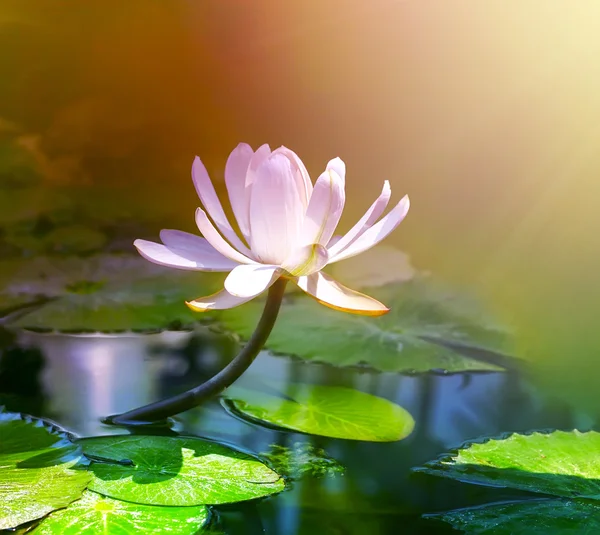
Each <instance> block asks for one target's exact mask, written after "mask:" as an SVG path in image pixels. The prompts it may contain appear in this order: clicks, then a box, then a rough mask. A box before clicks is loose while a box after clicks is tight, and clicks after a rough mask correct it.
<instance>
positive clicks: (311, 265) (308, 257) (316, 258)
mask: <svg viewBox="0 0 600 535" xmlns="http://www.w3.org/2000/svg"><path fill="white" fill-rule="evenodd" d="M328 260H329V254H328V253H327V249H326V248H325V247H323V246H322V245H319V244H318V243H313V244H311V245H305V246H304V247H299V248H298V249H296V250H295V251H294V252H293V253H292V255H291V256H290V257H289V258H288V259H287V260H286V261H285V264H284V265H283V266H282V267H283V269H285V270H286V271H287V272H288V273H290V274H291V275H294V276H300V275H310V274H311V273H314V272H315V271H320V270H321V269H323V268H324V267H325V266H326V265H327V262H328Z"/></svg>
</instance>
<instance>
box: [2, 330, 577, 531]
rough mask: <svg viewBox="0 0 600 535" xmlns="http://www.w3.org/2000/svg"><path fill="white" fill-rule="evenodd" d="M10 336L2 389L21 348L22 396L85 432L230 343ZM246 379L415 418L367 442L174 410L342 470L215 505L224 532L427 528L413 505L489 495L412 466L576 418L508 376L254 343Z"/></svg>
mask: <svg viewBox="0 0 600 535" xmlns="http://www.w3.org/2000/svg"><path fill="white" fill-rule="evenodd" d="M11 343H12V345H10V344H8V345H7V344H4V345H5V347H4V350H3V353H2V359H1V361H0V362H1V363H2V366H0V389H1V390H2V391H3V392H2V393H5V392H6V390H7V389H10V388H9V387H10V385H9V383H10V380H9V378H10V377H11V375H10V370H11V366H10V363H11V362H12V363H13V364H14V363H15V362H17V361H18V357H17V356H16V355H21V356H23V355H26V354H29V355H30V357H29V359H30V361H31V362H32V363H35V359H34V358H33V357H32V356H33V355H37V364H36V366H37V367H35V366H31V367H30V370H31V371H32V372H33V373H32V374H31V376H30V378H29V379H28V380H27V381H29V382H27V381H26V383H27V384H25V383H23V384H24V385H25V386H24V388H25V390H27V389H30V392H29V394H30V397H32V398H35V397H36V396H37V398H39V397H40V395H45V396H47V400H48V402H47V403H46V404H42V405H40V406H39V407H38V410H39V414H40V415H46V416H50V417H52V418H54V419H56V420H57V421H58V422H60V423H61V424H62V425H64V426H65V427H67V428H70V429H71V430H73V431H75V432H76V433H79V434H81V435H86V436H89V435H97V434H107V433H115V432H123V430H121V429H115V428H110V427H108V426H104V425H102V424H101V423H100V419H101V418H103V417H105V416H107V415H109V414H113V413H116V412H122V411H125V410H129V409H131V408H133V407H135V406H137V405H141V404H144V403H148V402H151V401H153V400H156V399H158V398H160V397H164V396H167V395H170V394H174V393H176V392H180V391H181V390H183V389H185V388H189V387H190V386H192V385H194V384H197V383H199V382H201V381H203V380H205V379H206V378H207V377H209V376H211V375H213V374H214V373H215V372H216V371H217V370H218V369H220V368H221V367H222V366H224V365H225V363H226V362H227V361H228V360H230V359H231V357H232V354H233V353H234V352H235V351H236V344H235V342H233V341H232V339H230V338H228V337H223V336H219V335H216V334H213V333H210V332H209V331H200V332H197V333H194V334H190V333H163V334H156V335H144V336H138V335H122V336H70V335H38V334H26V335H22V336H21V337H20V339H19V340H18V344H17V341H16V339H15V338H14V337H13V339H12V342H11ZM15 352H16V353H15ZM27 352H29V353H27ZM21 362H24V361H21ZM7 363H8V366H7ZM42 367H43V370H42ZM7 369H8V370H9V372H7V371H6V370H7ZM13 369H14V366H13ZM36 370H37V371H36ZM7 373H8V375H7ZM22 375H24V374H22ZM245 378H246V379H248V380H254V381H257V382H258V381H261V382H262V381H269V380H276V381H278V382H308V383H317V384H328V385H336V386H346V387H351V388H356V389H358V390H362V391H365V392H368V393H370V394H373V395H376V396H381V397H384V398H387V399H389V400H391V401H394V402H395V403H397V404H399V405H401V406H402V407H404V408H405V409H406V410H408V411H409V412H410V413H411V414H412V416H413V417H414V419H415V421H416V426H415V430H414V431H413V433H412V434H411V435H410V436H409V437H408V438H406V439H405V440H402V441H399V442H392V443H369V442H359V441H350V440H337V439H330V438H326V437H317V436H309V435H303V434H299V433H293V432H285V431H281V430H276V429H267V428H264V427H261V426H260V425H257V424H255V423H249V422H246V421H244V420H240V419H237V418H233V417H232V416H231V415H229V414H228V413H227V412H226V411H225V410H224V408H223V407H222V406H221V405H220V403H219V401H218V400H215V401H213V402H211V403H208V404H206V405H204V406H202V407H200V408H197V409H194V410H191V411H188V412H187V413H184V414H182V415H180V416H179V417H177V419H176V426H175V429H176V430H177V431H178V432H181V433H183V434H190V435H198V436H205V437H209V438H213V439H217V440H220V441H223V442H226V443H229V444H232V445H234V446H237V447H239V448H241V449H245V450H249V451H251V452H254V453H257V454H265V453H267V452H269V451H270V448H271V446H272V445H273V444H275V445H277V446H278V447H280V448H289V450H290V451H292V452H293V451H294V448H298V444H301V445H302V444H305V445H306V446H307V447H310V448H313V450H312V451H317V450H321V449H322V450H323V451H324V452H325V453H326V455H327V456H328V457H332V458H333V459H335V460H336V461H337V462H339V463H340V464H341V465H342V466H344V467H345V472H344V474H343V475H340V474H333V475H328V476H326V477H322V478H319V477H317V475H318V474H315V473H311V472H310V471H306V473H305V474H296V475H295V476H294V478H293V480H292V481H291V484H290V488H289V489H288V490H286V491H285V492H283V493H282V494H280V495H278V496H275V497H272V498H270V499H267V500H263V501H260V502H257V503H251V504H243V505H238V506H229V507H223V508H220V512H219V514H220V518H221V523H222V525H223V528H224V530H225V531H226V533H228V534H236V533H240V534H242V533H243V534H248V533H270V534H285V535H294V534H298V535H303V534H309V533H313V532H315V529H316V527H317V526H320V528H319V530H318V531H319V532H320V533H325V534H328V533H331V534H337V533H348V534H352V533H361V534H364V533H373V534H379V533H381V534H383V533H390V534H391V533H396V532H397V526H398V525H399V523H401V524H402V526H403V532H406V533H422V532H425V533H434V532H435V533H438V532H439V533H442V531H437V530H438V528H437V527H436V528H435V529H436V531H431V529H432V526H431V525H430V524H429V523H426V524H425V525H424V524H423V521H422V520H421V519H420V515H421V513H423V512H433V511H439V510H447V509H450V508H454V507H460V506H466V505H471V504H475V503H482V502H484V501H486V500H488V499H489V497H488V494H489V492H488V491H487V490H485V489H483V490H482V489H479V488H474V487H471V486H469V485H460V484H455V483H453V482H449V481H438V480H437V479H436V478H425V477H419V476H414V475H412V474H411V470H410V469H411V467H413V466H416V465H419V464H421V463H423V462H425V461H427V460H430V459H432V458H434V457H436V456H437V455H438V454H440V453H442V452H444V451H447V450H448V449H449V448H451V447H454V446H457V445H459V444H460V443H461V442H462V441H464V440H466V439H470V438H475V437H477V436H479V435H482V434H497V433H500V432H504V431H515V430H526V429H528V428H531V427H566V428H569V427H572V426H573V425H574V423H576V418H577V417H578V414H577V413H574V412H573V411H571V410H563V411H558V410H556V407H555V406H553V405H549V404H548V402H547V401H546V400H545V399H544V398H543V397H541V396H539V395H538V394H536V393H535V392H534V391H532V389H531V387H530V386H529V385H528V384H527V383H526V382H525V381H524V380H523V379H522V378H521V377H519V376H518V375H517V374H515V373H486V374H471V375H467V374H460V375H449V376H443V375H422V376H403V375H398V374H391V373H375V372H372V371H366V370H363V369H348V368H345V369H337V368H333V367H331V366H327V365H319V364H315V363H305V362H303V361H301V360H299V359H292V358H284V357H276V356H273V355H271V354H269V353H267V352H262V353H261V354H260V355H259V357H258V358H257V360H256V361H255V362H254V363H253V365H252V366H251V367H250V369H249V370H248V372H247V375H246V376H245ZM21 386H23V385H21ZM13 390H14V389H13ZM22 390H23V388H21V394H23V392H22ZM25 394H27V392H25ZM19 399H23V398H22V397H21V398H19ZM20 403H21V405H20V407H22V408H21V409H19V408H18V407H15V406H13V407H11V408H12V410H29V408H27V406H26V403H25V401H21V402H20ZM581 418H582V416H579V419H581ZM300 449H302V448H300ZM300 472H301V471H300ZM486 493H488V494H486ZM511 496H513V494H511V493H507V494H506V497H507V498H509V497H511ZM494 499H498V494H497V491H496V494H495V495H494ZM445 529H446V528H443V527H440V528H439V530H445Z"/></svg>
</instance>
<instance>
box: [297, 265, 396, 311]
mask: <svg viewBox="0 0 600 535" xmlns="http://www.w3.org/2000/svg"><path fill="white" fill-rule="evenodd" d="M296 284H298V286H299V287H300V288H301V289H302V290H304V291H305V292H306V293H308V294H309V295H311V296H312V297H314V298H315V299H316V300H317V301H319V303H322V304H323V305H326V306H328V307H330V308H334V309H336V310H341V311H342V312H349V313H351V314H362V315H365V316H381V315H382V314H385V313H387V312H389V308H387V307H386V306H385V305H384V304H383V303H380V302H379V301H377V300H376V299H373V298H372V297H369V296H368V295H364V294H361V293H359V292H356V291H354V290H351V289H350V288H346V287H345V286H343V285H341V284H340V283H339V282H337V281H335V280H333V279H332V278H331V277H329V276H328V275H325V273H322V272H319V273H313V274H312V275H308V276H307V277H299V278H298V280H297V282H296Z"/></svg>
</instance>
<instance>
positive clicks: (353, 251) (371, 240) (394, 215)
mask: <svg viewBox="0 0 600 535" xmlns="http://www.w3.org/2000/svg"><path fill="white" fill-rule="evenodd" d="M409 208H410V201H409V200H408V195H405V196H404V197H403V198H402V200H401V201H400V202H399V203H398V204H397V205H396V206H395V207H394V208H393V209H392V210H391V211H390V213H388V214H387V215H386V216H385V217H384V218H383V219H381V220H380V221H378V222H377V223H376V224H375V225H373V226H372V227H371V228H369V229H367V230H366V231H365V232H363V233H362V234H361V235H360V236H359V237H358V238H356V240H354V242H353V243H352V244H350V245H349V246H348V247H346V248H345V249H344V250H343V251H342V252H341V253H338V254H337V255H335V256H333V258H331V259H330V260H329V263H330V264H331V263H333V262H339V261H340V260H343V259H344V258H350V257H351V256H355V255H357V254H360V253H362V252H363V251H366V250H367V249H370V248H371V247H373V246H375V245H377V244H378V243H379V242H380V241H381V240H383V239H384V238H385V237H386V236H387V235H388V234H389V233H390V232H392V231H393V230H394V229H395V228H396V227H397V226H398V225H399V224H400V223H401V222H402V220H403V219H404V217H405V216H406V214H407V213H408V209H409ZM337 245H339V243H338V244H336V245H335V247H337ZM330 254H331V251H330Z"/></svg>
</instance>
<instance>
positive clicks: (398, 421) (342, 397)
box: [225, 383, 415, 442]
mask: <svg viewBox="0 0 600 535" xmlns="http://www.w3.org/2000/svg"><path fill="white" fill-rule="evenodd" d="M225 397H226V399H228V400H230V401H231V403H232V404H233V407H234V408H235V410H236V411H238V412H239V413H241V414H242V415H244V416H246V417H248V418H251V419H254V420H258V421H260V422H267V423H268V424H271V425H275V426H278V427H283V428H285V429H291V430H293V431H300V432H302V433H309V434H312V435H322V436H327V437H333V438H346V439H351V440H367V441H373V442H389V441H394V440H401V439H403V438H405V437H407V436H408V435H409V434H410V433H411V432H412V430H413V428H414V424H415V422H414V420H413V418H412V416H411V415H410V414H409V413H408V412H407V411H406V410H404V409H403V408H402V407H400V406H398V405H396V404H395V403H392V402H391V401H388V400H387V399H383V398H379V397H376V396H372V395H370V394H366V393H364V392H360V391H358V390H352V389H350V388H343V387H337V386H320V385H309V384H301V383H289V384H286V385H285V386H284V385H270V384H269V385H268V388H265V389H261V390H256V389H250V388H245V387H242V386H236V385H234V386H232V387H231V388H229V389H228V390H227V391H226V392H225Z"/></svg>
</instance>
